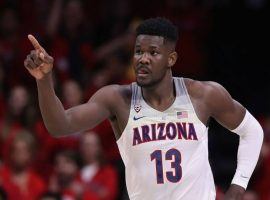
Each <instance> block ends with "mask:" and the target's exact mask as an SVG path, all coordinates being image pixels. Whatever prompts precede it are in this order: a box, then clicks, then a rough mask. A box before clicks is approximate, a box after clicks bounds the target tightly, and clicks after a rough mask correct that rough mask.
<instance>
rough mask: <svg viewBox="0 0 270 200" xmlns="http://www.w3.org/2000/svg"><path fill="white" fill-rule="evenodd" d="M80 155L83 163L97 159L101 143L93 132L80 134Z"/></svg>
mask: <svg viewBox="0 0 270 200" xmlns="http://www.w3.org/2000/svg"><path fill="white" fill-rule="evenodd" d="M80 150H81V155H82V158H83V160H84V162H85V163H91V162H93V161H96V160H97V159H98V156H99V154H100V151H101V145H100V142H99V139H98V136H97V135H96V134H95V133H85V134H84V135H83V136H82V142H81V147H80Z"/></svg>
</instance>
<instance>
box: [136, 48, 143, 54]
mask: <svg viewBox="0 0 270 200" xmlns="http://www.w3.org/2000/svg"><path fill="white" fill-rule="evenodd" d="M135 54H136V55H141V54H143V52H142V51H141V50H140V49H136V50H135Z"/></svg>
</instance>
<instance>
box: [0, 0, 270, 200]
mask: <svg viewBox="0 0 270 200" xmlns="http://www.w3.org/2000/svg"><path fill="white" fill-rule="evenodd" d="M0 8H1V9H0V199H11V200H13V199H14V200H15V199H16V200H17V199H21V200H26V199H27V200H31V199H43V200H45V199H64V200H73V199H74V200H75V199H76V200H77V199H83V200H86V199H90V200H127V199H128V197H127V194H126V189H125V183H124V182H125V181H124V166H123V163H122V161H121V158H120V155H119V152H118V149H117V146H116V143H115V139H114V135H113V133H112V130H111V128H110V125H109V123H108V122H107V121H105V122H104V123H102V124H101V125H99V126H98V127H96V128H95V129H94V130H89V131H87V132H86V133H84V134H78V133H74V134H73V135H71V136H69V137H61V138H53V137H51V136H50V135H49V133H48V132H47V130H46V128H45V127H44V124H43V122H42V119H41V116H40V112H39V109H38V102H37V91H36V83H35V80H34V79H33V78H32V77H31V76H30V74H29V73H28V72H27V70H26V69H25V68H24V66H23V60H24V59H25V57H26V55H27V54H28V53H29V52H30V51H31V50H32V46H31V44H30V42H29V41H28V39H27V34H29V33H31V34H33V35H34V36H35V37H36V38H37V39H38V40H39V41H40V43H41V44H42V45H43V46H44V48H45V49H46V50H47V52H48V53H49V54H50V55H51V56H53V57H54V59H55V62H54V81H55V88H56V92H57V95H58V96H59V98H60V99H61V101H62V102H63V104H64V106H65V108H70V107H72V106H75V105H78V104H80V103H83V102H85V101H87V100H88V99H89V97H91V95H92V94H93V93H94V92H95V91H96V90H98V89H99V88H101V87H102V86H105V85H108V84H128V83H130V82H132V81H134V75H133V72H132V67H131V66H132V63H131V60H132V54H133V45H134V40H135V36H134V30H135V28H136V26H137V25H138V24H139V23H140V22H141V21H142V20H144V19H146V18H149V17H156V16H161V17H166V18H168V19H170V20H171V21H172V22H173V23H174V24H175V25H177V27H178V28H179V32H180V34H179V37H180V40H179V42H178V46H177V52H178V53H179V60H178V61H177V63H176V65H175V67H174V69H173V73H174V76H184V77H189V78H194V79H198V80H202V81H204V80H212V81H217V82H219V83H220V84H222V85H223V86H224V87H225V88H226V89H227V90H228V91H229V92H230V93H231V95H232V96H233V98H235V99H236V100H238V101H239V102H240V103H242V104H243V105H245V106H246V107H247V109H248V110H249V111H250V112H251V113H252V114H253V115H254V116H256V118H257V119H258V120H259V121H260V123H261V125H262V126H263V128H264V131H265V140H264V144H263V148H262V152H261V156H260V159H259V162H258V165H257V167H256V169H255V171H254V174H253V177H252V179H251V180H250V184H249V187H248V190H247V192H246V194H245V199H246V200H259V199H262V200H269V199H270V105H269V102H270V98H269V97H270V79H269V77H270V76H269V75H270V69H269V67H270V62H269V55H268V53H269V50H268V49H269V45H270V43H269V35H270V34H269V32H270V31H269V29H268V28H267V26H269V19H270V16H269V15H270V9H269V1H267V0H237V1H233V0H155V1H154V0H148V1H145V0H114V1H113V0H89V1H86V0H85V1H80V0H25V1H19V0H0ZM267 21H268V22H267ZM267 24H268V25H267ZM209 130H210V131H209V153H210V155H209V156H210V158H209V159H210V164H211V167H212V170H213V174H214V179H215V183H216V187H217V199H220V200H222V198H223V194H224V192H225V191H226V189H227V188H228V187H229V185H230V181H231V179H232V177H233V175H234V171H235V168H236V157H237V147H238V142H239V141H238V140H239V139H238V136H236V135H235V134H232V133H230V132H229V131H227V130H225V129H224V128H223V127H221V126H220V125H218V124H217V123H216V122H215V121H214V120H211V121H210V129H209Z"/></svg>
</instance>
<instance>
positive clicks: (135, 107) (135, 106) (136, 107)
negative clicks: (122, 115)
mask: <svg viewBox="0 0 270 200" xmlns="http://www.w3.org/2000/svg"><path fill="white" fill-rule="evenodd" d="M141 108H142V106H141V105H138V104H135V105H134V110H135V111H136V112H137V113H138V112H140V110H141Z"/></svg>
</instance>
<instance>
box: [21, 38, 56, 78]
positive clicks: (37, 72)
mask: <svg viewBox="0 0 270 200" xmlns="http://www.w3.org/2000/svg"><path fill="white" fill-rule="evenodd" d="M28 39H29V40H30V42H31V43H32V45H33V46H34V48H35V50H32V51H31V52H30V54H28V55H27V57H26V59H25V60H24V66H25V67H26V69H27V70H28V71H29V73H30V74H31V75H32V76H33V77H35V78H36V79H37V80H41V79H43V78H44V77H45V76H46V75H47V74H49V73H50V72H51V71H52V68H53V57H51V56H49V54H48V53H47V52H46V51H45V49H44V48H43V47H42V46H41V45H40V44H39V43H38V41H37V40H36V38H35V37H34V36H32V35H28Z"/></svg>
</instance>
